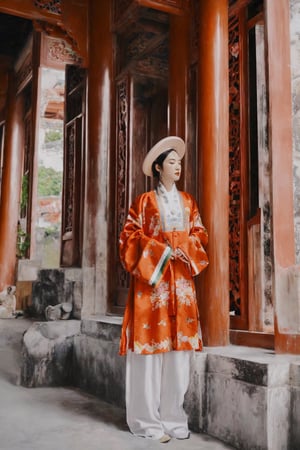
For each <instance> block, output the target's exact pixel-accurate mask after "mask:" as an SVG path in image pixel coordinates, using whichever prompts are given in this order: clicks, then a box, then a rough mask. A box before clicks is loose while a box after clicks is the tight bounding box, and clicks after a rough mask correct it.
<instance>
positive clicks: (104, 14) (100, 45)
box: [85, 0, 113, 265]
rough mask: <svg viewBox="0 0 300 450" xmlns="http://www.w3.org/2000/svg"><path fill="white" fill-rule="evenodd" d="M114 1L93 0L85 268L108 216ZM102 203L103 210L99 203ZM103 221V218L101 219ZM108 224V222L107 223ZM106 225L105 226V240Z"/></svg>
mask: <svg viewBox="0 0 300 450" xmlns="http://www.w3.org/2000/svg"><path fill="white" fill-rule="evenodd" d="M111 3H112V2H111V1H110V0H103V1H101V2H94V1H90V4H89V6H90V14H89V17H90V19H89V20H90V22H89V72H88V73H89V76H88V133H87V136H88V146H87V198H86V200H87V205H86V206H87V211H86V216H87V217H86V224H87V226H86V233H87V235H86V239H85V259H86V265H94V264H95V261H96V242H97V236H99V232H100V224H98V223H97V220H96V219H97V215H98V216H99V215H101V213H103V216H104V215H105V214H106V198H104V194H105V193H106V192H107V168H108V167H107V160H108V154H109V150H110V127H111V105H112V98H111V95H112V58H113V45H112V33H111V30H110V28H111ZM102 200H103V203H102V206H103V208H104V209H103V210H102V211H101V208H100V204H99V203H100V202H101V201H102ZM99 218H100V217H99ZM104 222H105V221H104ZM103 226H104V227H105V223H102V232H101V234H102V239H103V238H105V233H103V231H104V229H103Z"/></svg>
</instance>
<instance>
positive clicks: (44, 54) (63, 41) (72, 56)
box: [34, 21, 82, 69]
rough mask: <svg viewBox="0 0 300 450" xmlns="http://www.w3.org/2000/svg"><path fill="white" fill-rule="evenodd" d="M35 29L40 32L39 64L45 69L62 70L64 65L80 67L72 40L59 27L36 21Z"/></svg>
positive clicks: (79, 57) (79, 59)
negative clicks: (45, 67)
mask: <svg viewBox="0 0 300 450" xmlns="http://www.w3.org/2000/svg"><path fill="white" fill-rule="evenodd" d="M34 25H35V29H36V30H37V31H40V32H42V33H41V36H42V41H41V42H42V44H41V45H42V50H41V63H42V64H44V65H45V66H47V67H53V68H57V69H63V68H64V67H65V65H66V64H75V65H81V63H82V58H81V56H80V55H79V54H78V53H77V52H76V51H75V50H74V48H77V46H76V43H75V42H74V41H73V39H72V38H70V36H69V35H68V34H67V33H66V32H65V31H64V30H62V29H61V28H60V27H56V26H53V25H50V24H47V23H46V22H39V21H36V22H35V23H34Z"/></svg>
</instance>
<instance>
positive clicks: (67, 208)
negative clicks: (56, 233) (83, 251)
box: [62, 122, 76, 234]
mask: <svg viewBox="0 0 300 450" xmlns="http://www.w3.org/2000/svg"><path fill="white" fill-rule="evenodd" d="M75 127H76V123H75V122H72V123H70V124H69V125H67V127H66V132H67V135H66V143H67V149H66V152H65V168H66V172H65V176H66V178H65V192H64V212H65V214H64V222H63V230H62V232H63V234H65V233H71V232H72V230H73V203H74V175H75V165H74V155H75V143H76V140H75V130H76V128H75Z"/></svg>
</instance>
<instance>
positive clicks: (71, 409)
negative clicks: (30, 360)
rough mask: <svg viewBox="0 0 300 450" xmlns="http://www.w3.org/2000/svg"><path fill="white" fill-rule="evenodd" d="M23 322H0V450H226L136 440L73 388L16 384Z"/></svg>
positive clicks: (197, 441) (115, 416)
mask: <svg viewBox="0 0 300 450" xmlns="http://www.w3.org/2000/svg"><path fill="white" fill-rule="evenodd" d="M30 324H31V322H30V321H29V320H27V319H23V318H18V319H0V449H1V450H54V449H55V450H69V449H70V450H82V449H84V450H94V449H95V450H96V449H97V450H143V449H158V448H161V447H163V448H168V449H170V450H182V449H184V450H221V449H229V448H231V447H229V446H226V445H224V444H223V443H221V442H220V441H217V440H215V439H212V438H210V437H209V436H207V435H201V434H196V433H192V434H191V438H190V439H189V440H185V441H178V440H175V439H172V440H171V441H170V442H169V443H168V444H160V443H158V442H155V441H152V440H147V439H142V438H136V437H134V436H132V435H131V434H130V433H129V431H128V429H127V426H126V422H125V414H124V411H123V410H121V409H118V408H116V407H114V406H112V405H109V404H107V403H104V402H102V401H101V400H100V399H99V398H96V397H93V396H91V395H88V394H86V393H85V392H82V391H79V390H78V389H74V388H34V389H28V388H24V387H22V386H20V385H19V365H20V354H21V342H22V335H23V332H24V331H25V330H26V329H27V328H28V327H29V326H30Z"/></svg>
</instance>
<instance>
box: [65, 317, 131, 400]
mask: <svg viewBox="0 0 300 450" xmlns="http://www.w3.org/2000/svg"><path fill="white" fill-rule="evenodd" d="M120 324H121V318H119V319H118V318H116V319H113V318H106V319H105V318H104V319H102V320H101V321H99V320H96V319H95V320H92V319H90V320H82V327H81V332H82V334H81V335H79V336H76V338H75V341H74V344H75V345H74V360H73V361H74V382H75V385H76V386H79V387H80V388H82V389H84V390H86V391H88V392H90V393H92V394H96V395H97V396H99V397H101V399H102V400H105V401H107V402H109V403H113V404H115V405H117V406H120V407H125V361H126V360H125V358H124V357H122V356H119V354H118V351H119V340H120Z"/></svg>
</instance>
